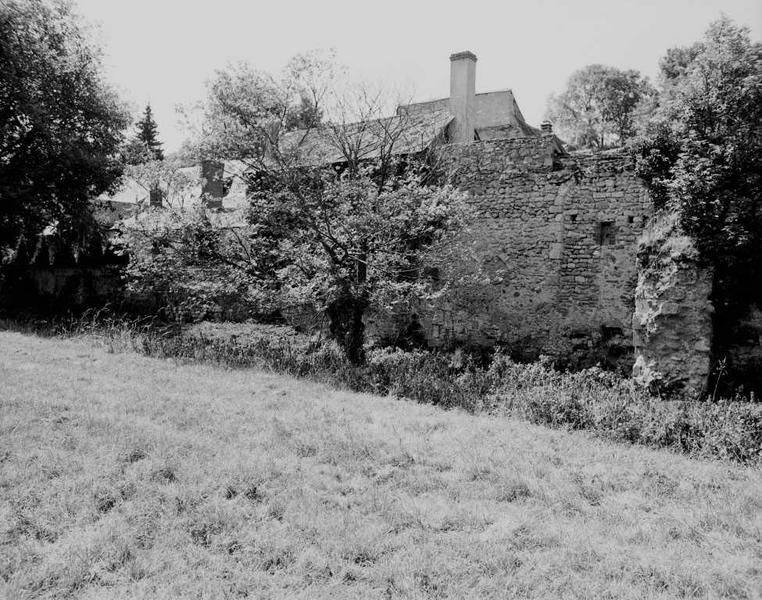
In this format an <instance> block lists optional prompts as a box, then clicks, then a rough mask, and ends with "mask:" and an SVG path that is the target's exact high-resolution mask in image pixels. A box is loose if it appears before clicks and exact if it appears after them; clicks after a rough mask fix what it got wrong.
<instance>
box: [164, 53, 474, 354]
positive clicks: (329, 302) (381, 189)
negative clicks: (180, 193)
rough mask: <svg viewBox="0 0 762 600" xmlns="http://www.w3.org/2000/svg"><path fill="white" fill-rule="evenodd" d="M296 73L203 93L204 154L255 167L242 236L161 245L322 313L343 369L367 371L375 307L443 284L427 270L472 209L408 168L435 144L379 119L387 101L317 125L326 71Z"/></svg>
mask: <svg viewBox="0 0 762 600" xmlns="http://www.w3.org/2000/svg"><path fill="white" fill-rule="evenodd" d="M290 67H291V68H290V69H288V70H287V72H286V74H285V76H284V77H283V78H282V79H281V80H277V79H275V78H273V77H271V76H269V75H267V74H262V73H258V72H256V71H254V70H253V69H251V68H250V67H248V66H246V65H236V66H234V67H233V68H232V69H229V70H227V71H223V72H219V73H218V74H217V76H216V77H215V78H214V79H213V80H212V81H211V82H210V83H209V93H208V97H207V100H206V104H205V106H204V119H203V121H202V129H201V135H200V136H199V143H198V146H197V147H198V150H199V152H201V153H203V154H206V155H212V156H216V157H225V158H228V157H230V158H236V159H238V160H240V161H242V162H243V163H245V164H246V165H247V167H248V170H247V175H246V177H247V181H248V184H249V190H250V194H249V196H250V206H249V208H248V211H247V213H248V214H247V217H248V225H247V226H246V227H245V228H243V227H241V228H238V229H233V228H227V229H224V230H221V229H218V230H216V231H210V230H209V228H208V227H206V226H202V225H199V226H196V227H194V228H191V229H189V231H191V232H192V233H191V235H183V237H182V243H181V240H180V238H178V237H177V236H178V233H177V232H168V233H167V235H169V236H170V237H172V238H173V240H174V241H173V240H170V241H167V242H162V244H163V245H164V247H168V248H172V249H173V250H172V251H173V252H174V254H173V256H175V257H183V261H184V263H185V264H187V265H190V264H195V263H194V261H198V257H199V256H200V255H203V256H206V257H216V258H217V260H219V262H220V264H221V265H223V266H224V268H225V269H227V268H229V267H230V266H231V265H235V268H236V269H237V270H239V271H240V272H242V273H245V274H246V275H247V277H249V278H250V281H252V283H253V284H254V285H255V286H256V287H257V288H258V289H260V290H267V292H268V294H267V295H268V296H270V297H278V298H280V299H281V301H282V303H283V305H284V307H288V306H292V307H293V306H303V305H311V306H313V307H315V308H317V309H318V310H320V311H322V312H323V314H325V315H326V317H327V319H328V322H329V330H330V332H331V334H332V335H333V337H334V338H335V339H336V341H337V342H338V343H339V344H340V345H341V347H342V348H343V349H344V351H345V353H346V355H347V357H348V358H349V359H350V360H351V361H353V362H361V361H362V360H363V356H364V353H363V345H364V341H365V319H366V318H367V314H368V311H369V310H370V309H371V308H373V307H375V308H381V307H385V308H386V309H387V310H391V308H392V307H393V306H395V305H397V303H400V302H405V301H409V300H412V299H414V298H422V297H426V296H427V295H429V294H432V293H434V290H435V288H436V287H437V286H440V285H442V284H443V282H441V281H440V282H436V281H435V273H436V269H435V268H432V267H433V265H436V266H440V267H441V266H442V265H441V262H440V260H444V259H445V257H446V256H448V250H447V248H448V246H447V245H446V244H443V243H442V241H443V240H444V239H445V238H447V237H448V236H450V235H454V234H455V232H457V231H459V230H460V229H461V228H462V227H464V225H465V223H466V221H467V219H468V206H467V204H466V202H465V196H464V194H462V193H461V192H458V191H456V190H454V189H452V188H451V187H449V186H445V185H434V184H431V182H428V181H426V175H427V171H426V168H425V166H426V165H425V164H420V163H418V162H417V161H416V160H414V159H413V158H412V157H410V156H407V157H404V155H405V153H410V152H413V150H412V148H415V149H416V151H417V150H420V149H421V146H416V145H415V144H416V142H420V139H421V138H422V137H423V138H426V140H427V142H428V141H430V139H431V137H434V136H435V134H434V133H430V134H429V135H430V136H431V137H429V138H427V137H426V135H425V134H426V133H427V130H426V129H425V128H423V127H422V124H421V123H420V122H415V119H416V117H414V116H412V115H408V114H405V115H400V116H396V117H392V118H379V117H380V115H379V112H380V109H381V108H382V103H379V96H378V95H376V94H372V93H369V92H368V91H367V90H365V93H360V94H359V97H358V98H357V99H353V100H355V101H353V102H339V103H338V104H339V105H340V106H341V110H338V111H337V114H338V117H339V119H338V121H333V122H324V123H320V122H318V120H317V118H316V117H317V116H319V115H321V114H322V106H323V105H322V100H323V99H324V98H325V97H326V96H327V95H328V94H329V90H330V86H329V84H330V80H331V76H330V75H331V73H332V68H331V67H332V66H331V65H330V64H326V63H324V62H322V61H320V60H317V59H315V57H309V58H308V59H304V57H297V58H296V59H294V60H293V61H292V62H291V64H290ZM305 98H308V99H309V103H308V105H309V108H310V109H309V110H308V111H306V117H305V111H304V106H305V102H304V99H305ZM350 104H351V105H354V106H353V107H351V106H350ZM295 116H296V117H299V118H295ZM341 117H344V118H343V119H342V118H341ZM357 117H360V120H359V122H358V121H356V118H357ZM419 118H420V119H425V117H419ZM294 121H299V122H300V125H301V127H300V128H298V129H292V124H293V123H294ZM405 162H407V165H406V166H407V168H406V169H405V168H403V166H405V165H403V163H405ZM190 240H193V241H194V243H189V241H190ZM180 246H183V247H185V248H188V249H189V250H192V251H191V252H186V253H177V248H178V247H180ZM450 248H455V246H454V245H453V246H450ZM173 264H175V263H173ZM173 269H174V268H173ZM181 269H182V265H180V266H179V267H178V268H177V269H174V270H175V271H176V272H180V271H181ZM220 271H221V269H220Z"/></svg>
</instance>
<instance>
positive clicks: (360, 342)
mask: <svg viewBox="0 0 762 600" xmlns="http://www.w3.org/2000/svg"><path fill="white" fill-rule="evenodd" d="M367 306H368V302H367V300H366V299H364V298H356V297H354V296H352V295H351V294H348V293H347V294H344V295H342V296H341V297H340V298H338V299H337V300H335V301H334V302H331V304H330V305H329V306H328V311H327V314H328V320H329V321H330V326H329V329H330V332H331V336H332V337H333V338H334V339H335V340H336V341H337V342H338V344H339V346H341V348H342V349H343V350H344V353H345V354H346V356H347V359H349V362H351V363H352V364H355V365H359V364H362V363H363V362H364V361H365V350H364V344H365V324H364V323H363V320H362V318H363V314H365V309H366V308H367Z"/></svg>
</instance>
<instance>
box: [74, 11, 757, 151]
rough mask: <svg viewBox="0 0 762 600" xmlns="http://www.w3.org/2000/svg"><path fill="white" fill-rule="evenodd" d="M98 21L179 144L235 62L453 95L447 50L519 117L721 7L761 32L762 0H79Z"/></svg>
mask: <svg viewBox="0 0 762 600" xmlns="http://www.w3.org/2000/svg"><path fill="white" fill-rule="evenodd" d="M74 3H75V5H76V6H77V7H78V12H79V13H80V14H81V15H82V16H83V17H85V19H86V20H88V21H89V22H91V23H93V24H95V26H96V39H97V40H98V41H99V42H100V44H101V46H102V47H103V50H104V67H105V76H106V78H107V80H109V81H110V82H111V84H112V85H113V86H114V87H115V88H116V89H117V91H118V92H119V93H120V94H121V96H122V97H123V98H124V99H125V100H126V101H127V102H128V103H129V105H130V107H131V109H132V111H133V114H135V115H137V113H139V112H140V111H141V110H142V108H143V107H144V106H145V104H146V103H148V102H150V103H151V106H152V108H153V111H154V117H155V119H156V121H157V123H158V126H159V136H160V139H161V140H162V141H163V142H164V147H165V149H166V150H168V151H173V150H176V149H177V148H178V147H179V146H180V144H181V143H182V141H183V139H184V138H185V135H186V134H185V132H184V130H183V128H182V125H181V123H180V121H179V119H178V116H177V113H176V106H177V105H178V104H192V103H193V102H195V101H197V100H199V99H201V98H202V97H203V94H204V82H205V80H206V79H208V78H209V77H210V76H211V75H212V74H213V73H214V71H215V69H220V68H224V67H225V65H226V64H227V63H229V62H231V61H238V60H248V61H249V62H251V63H252V64H253V65H254V66H255V67H256V68H258V69H262V70H265V71H268V72H271V73H274V74H277V73H278V72H279V71H280V70H281V69H282V68H283V66H284V65H285V64H286V62H287V61H288V60H289V58H291V57H292V56H294V55H296V54H299V53H303V52H307V51H310V50H314V49H327V48H334V49H335V50H336V53H337V58H338V61H339V62H340V63H341V64H343V65H345V66H346V67H347V68H348V72H349V76H350V77H351V78H352V79H362V80H363V81H367V82H371V83H372V84H373V85H380V86H383V87H385V88H388V89H390V90H395V91H400V92H401V93H402V94H404V96H405V97H408V96H411V97H412V99H414V100H429V99H434V98H442V97H446V96H447V95H448V94H449V56H450V54H452V53H453V52H459V51H462V50H471V51H472V52H474V53H475V54H476V55H477V57H478V62H477V67H476V91H477V92H484V91H489V90H497V89H505V88H510V89H512V90H513V92H514V96H515V97H516V100H517V102H518V104H519V107H520V108H521V110H522V112H523V114H524V117H525V118H526V119H527V121H528V122H529V123H530V124H532V125H535V126H537V125H538V124H539V123H540V121H542V118H543V115H544V111H545V106H546V101H547V98H548V96H549V95H550V94H551V93H553V92H558V91H560V90H562V89H563V87H564V85H565V83H566V81H567V79H568V78H569V76H570V75H571V74H572V73H573V72H574V71H575V70H577V69H580V68H582V67H584V66H585V65H588V64H593V63H601V64H606V65H611V66H615V67H619V68H623V69H637V70H639V71H640V72H641V73H643V74H644V75H647V76H649V77H651V78H652V79H653V78H654V77H655V76H656V74H657V71H658V61H659V59H660V58H661V57H662V56H663V55H664V53H665V52H666V50H667V49H668V48H671V47H674V46H681V45H688V44H691V43H693V42H694V41H697V40H698V39H699V38H700V37H701V36H702V34H703V32H704V31H705V30H706V28H707V26H708V25H709V23H710V22H711V21H712V20H714V19H716V18H718V17H719V16H720V15H721V14H723V13H724V14H725V15H727V16H728V17H730V18H731V19H733V20H734V21H735V22H736V23H738V24H741V25H746V26H748V27H749V28H750V29H751V34H752V38H753V39H754V40H760V39H762V1H761V0H521V1H515V0H495V1H486V0H459V1H454V0H377V1H375V2H369V1H367V0H266V1H263V0H213V1H208V0H207V1H205V2H198V1H196V0H130V1H129V2H125V1H124V0H74Z"/></svg>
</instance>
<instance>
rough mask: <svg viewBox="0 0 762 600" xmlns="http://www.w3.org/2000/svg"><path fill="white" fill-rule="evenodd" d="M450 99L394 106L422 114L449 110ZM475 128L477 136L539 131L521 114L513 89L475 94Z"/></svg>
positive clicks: (536, 133) (535, 133) (399, 110)
mask: <svg viewBox="0 0 762 600" xmlns="http://www.w3.org/2000/svg"><path fill="white" fill-rule="evenodd" d="M449 106H450V98H449V97H448V98H438V99H436V100H428V101H425V102H413V103H411V104H403V105H401V106H399V107H397V114H403V113H408V114H414V115H415V114H422V113H429V112H435V111H446V110H449ZM474 129H476V134H477V139H480V140H491V139H505V138H516V137H535V136H539V135H542V132H541V131H540V130H539V129H537V128H535V127H532V126H531V125H529V124H528V123H527V122H526V120H525V119H524V115H523V114H521V109H520V108H519V106H518V104H517V103H516V98H515V97H514V95H513V91H512V90H496V91H492V92H482V93H479V94H476V95H475V96H474Z"/></svg>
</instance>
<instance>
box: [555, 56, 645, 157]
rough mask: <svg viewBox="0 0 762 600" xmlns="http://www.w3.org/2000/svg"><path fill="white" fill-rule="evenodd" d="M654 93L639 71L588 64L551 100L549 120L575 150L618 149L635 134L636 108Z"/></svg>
mask: <svg viewBox="0 0 762 600" xmlns="http://www.w3.org/2000/svg"><path fill="white" fill-rule="evenodd" d="M653 92H654V90H653V88H652V86H651V85H650V84H649V82H648V80H647V79H646V78H644V77H642V76H641V75H640V73H639V72H638V71H633V70H628V71H623V70H620V69H617V68H615V67H607V66H604V65H588V66H587V67H585V68H584V69H580V70H579V71H576V72H575V73H574V74H573V75H572V76H571V77H570V78H569V81H568V82H567V84H566V89H565V90H564V91H563V92H561V93H560V94H558V95H552V96H551V97H550V98H549V99H548V108H547V111H546V117H547V118H548V119H550V120H551V121H553V123H554V124H555V125H556V130H557V132H558V134H559V135H560V136H561V137H562V138H563V139H565V140H566V141H568V142H569V143H570V144H572V145H573V146H575V147H578V148H594V149H597V150H601V149H603V148H607V147H612V146H619V145H622V144H623V143H624V142H625V141H626V140H627V139H628V138H630V137H631V136H632V135H634V127H633V125H634V117H635V109H636V107H637V106H638V104H639V103H640V102H641V101H642V100H643V98H645V97H648V96H650V95H652V94H653Z"/></svg>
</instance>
